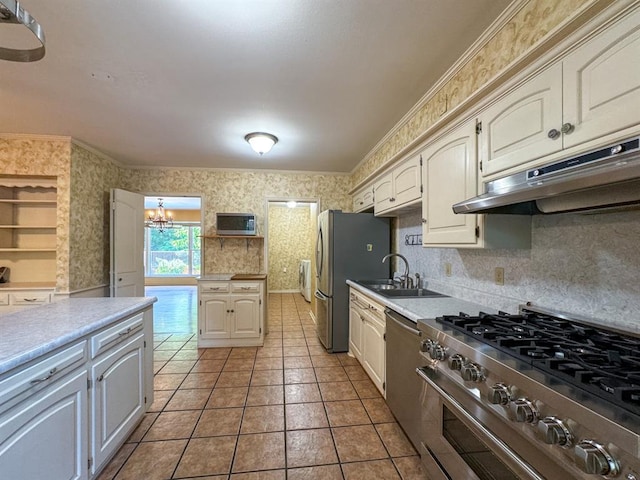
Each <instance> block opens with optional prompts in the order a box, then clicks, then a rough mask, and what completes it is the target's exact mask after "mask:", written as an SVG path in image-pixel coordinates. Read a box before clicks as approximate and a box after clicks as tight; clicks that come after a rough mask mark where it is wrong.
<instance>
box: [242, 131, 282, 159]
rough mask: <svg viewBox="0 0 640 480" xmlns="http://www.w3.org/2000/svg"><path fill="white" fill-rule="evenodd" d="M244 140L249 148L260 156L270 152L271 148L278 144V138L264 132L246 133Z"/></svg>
mask: <svg viewBox="0 0 640 480" xmlns="http://www.w3.org/2000/svg"><path fill="white" fill-rule="evenodd" d="M244 139H245V140H246V141H247V142H249V145H251V148H253V150H254V151H255V152H256V153H259V154H260V155H262V154H263V153H267V152H268V151H269V150H271V147H273V146H274V145H275V144H276V143H278V137H276V136H275V135H271V134H270V133H264V132H253V133H248V134H247V135H245V137H244Z"/></svg>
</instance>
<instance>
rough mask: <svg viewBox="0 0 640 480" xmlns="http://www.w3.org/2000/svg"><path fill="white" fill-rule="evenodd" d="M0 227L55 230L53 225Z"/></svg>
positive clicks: (3, 226)
mask: <svg viewBox="0 0 640 480" xmlns="http://www.w3.org/2000/svg"><path fill="white" fill-rule="evenodd" d="M0 228H14V229H16V228H17V229H20V230H22V229H29V228H35V229H38V230H55V229H56V226H55V225H0Z"/></svg>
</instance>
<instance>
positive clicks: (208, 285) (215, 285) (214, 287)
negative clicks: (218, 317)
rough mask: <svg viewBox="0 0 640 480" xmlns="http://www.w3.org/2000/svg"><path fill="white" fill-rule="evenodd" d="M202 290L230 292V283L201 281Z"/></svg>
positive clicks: (207, 291)
mask: <svg viewBox="0 0 640 480" xmlns="http://www.w3.org/2000/svg"><path fill="white" fill-rule="evenodd" d="M200 291H201V292H202V293H229V284H228V283H227V282H204V283H200Z"/></svg>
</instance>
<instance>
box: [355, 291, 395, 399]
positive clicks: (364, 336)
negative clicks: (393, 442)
mask: <svg viewBox="0 0 640 480" xmlns="http://www.w3.org/2000/svg"><path fill="white" fill-rule="evenodd" d="M349 311H350V313H349V350H350V352H351V353H352V354H353V356H354V357H355V358H357V359H358V361H359V362H360V364H361V365H362V368H363V369H364V370H365V372H367V374H368V375H369V377H370V378H371V380H372V381H373V383H374V385H375V386H376V387H377V388H378V390H379V391H380V393H382V395H383V396H384V394H385V390H384V388H385V375H386V345H385V328H386V327H385V325H386V322H385V317H384V307H383V306H382V305H380V304H378V303H377V302H375V301H374V300H372V299H371V298H369V297H368V296H366V295H364V294H362V293H361V292H359V291H356V290H355V289H353V288H351V289H350V294H349Z"/></svg>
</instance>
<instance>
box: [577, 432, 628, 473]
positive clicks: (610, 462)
mask: <svg viewBox="0 0 640 480" xmlns="http://www.w3.org/2000/svg"><path fill="white" fill-rule="evenodd" d="M574 453H575V455H576V463H577V464H578V466H579V467H580V468H581V469H582V470H584V471H585V472H586V473H589V474H591V475H609V476H612V477H613V476H615V475H617V474H618V473H620V465H618V462H617V461H616V459H615V458H613V457H612V456H611V455H610V454H609V452H608V451H607V449H606V448H604V446H602V445H600V444H599V443H597V442H595V441H594V440H581V441H580V442H579V443H578V444H577V445H576V446H575V448H574Z"/></svg>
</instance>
